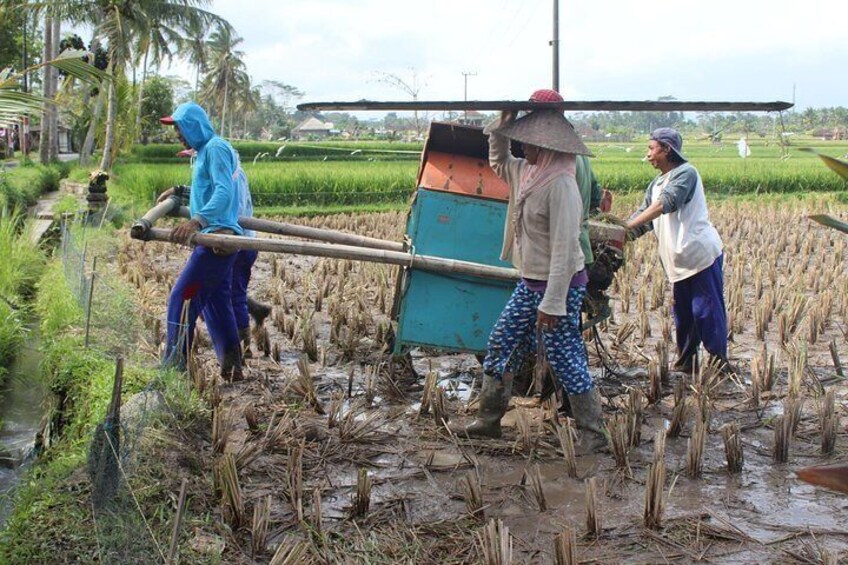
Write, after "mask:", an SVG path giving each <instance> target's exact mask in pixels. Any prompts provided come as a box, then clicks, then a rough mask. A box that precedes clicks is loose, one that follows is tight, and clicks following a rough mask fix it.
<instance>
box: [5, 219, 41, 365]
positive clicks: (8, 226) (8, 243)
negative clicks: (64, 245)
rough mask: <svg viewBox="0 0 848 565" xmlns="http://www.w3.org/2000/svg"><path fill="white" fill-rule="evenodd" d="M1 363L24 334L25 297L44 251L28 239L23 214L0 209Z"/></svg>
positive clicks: (30, 287)
mask: <svg viewBox="0 0 848 565" xmlns="http://www.w3.org/2000/svg"><path fill="white" fill-rule="evenodd" d="M0 257H2V258H3V260H2V261H0V365H2V366H3V367H5V366H7V365H8V363H9V361H10V360H11V359H12V357H14V355H15V353H16V352H17V350H18V348H19V347H20V345H21V344H22V343H23V339H24V337H25V335H26V332H25V328H24V324H25V322H26V317H27V301H28V299H29V298H30V297H31V296H32V294H33V293H34V291H35V285H36V282H37V281H38V278H39V276H40V275H41V271H42V269H43V267H44V262H45V258H44V254H43V252H42V251H41V250H40V249H39V248H38V246H37V245H35V244H33V243H32V242H31V241H30V239H29V230H28V229H27V223H26V221H25V218H24V217H23V216H22V215H21V214H19V213H17V212H8V211H6V210H5V209H4V210H2V211H0Z"/></svg>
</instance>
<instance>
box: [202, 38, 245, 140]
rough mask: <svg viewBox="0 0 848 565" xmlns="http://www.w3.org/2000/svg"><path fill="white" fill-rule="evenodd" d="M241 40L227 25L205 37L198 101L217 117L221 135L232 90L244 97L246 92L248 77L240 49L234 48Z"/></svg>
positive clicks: (226, 123) (225, 129) (225, 122)
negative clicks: (205, 69)
mask: <svg viewBox="0 0 848 565" xmlns="http://www.w3.org/2000/svg"><path fill="white" fill-rule="evenodd" d="M242 41H244V40H243V39H242V38H241V37H238V36H237V35H236V34H235V33H234V32H233V31H232V29H231V28H224V27H219V28H218V29H216V30H215V31H214V32H213V33H212V34H211V35H210V36H209V41H208V49H209V73H208V74H207V75H206V78H205V79H204V81H203V90H202V92H201V100H202V101H203V102H204V103H206V104H207V106H209V107H210V108H211V109H213V110H214V111H215V114H216V115H217V116H219V117H220V120H221V126H220V127H221V135H225V134H226V132H227V126H228V125H229V124H228V122H227V117H228V111H229V109H230V98H231V96H232V95H233V93H238V94H239V95H241V96H248V95H249V92H250V77H249V76H248V75H247V72H246V70H245V69H246V67H245V64H244V61H243V60H242V58H243V57H244V52H243V51H239V50H237V49H236V47H238V45H239V44H240V43H241V42H242Z"/></svg>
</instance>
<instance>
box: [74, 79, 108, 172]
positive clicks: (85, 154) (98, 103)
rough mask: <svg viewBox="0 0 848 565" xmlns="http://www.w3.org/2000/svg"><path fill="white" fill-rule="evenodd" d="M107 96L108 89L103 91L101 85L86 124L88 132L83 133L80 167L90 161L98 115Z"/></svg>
mask: <svg viewBox="0 0 848 565" xmlns="http://www.w3.org/2000/svg"><path fill="white" fill-rule="evenodd" d="M107 94H108V89H104V88H103V86H102V85H101V87H100V90H99V91H98V93H97V99H96V100H95V101H94V110H93V111H92V112H91V121H90V122H89V124H88V131H87V132H86V133H85V141H84V142H83V144H82V148H81V149H80V165H81V166H83V167H86V166H88V163H89V162H90V161H91V155H92V154H93V153H94V136H95V134H96V133H97V125H98V123H99V121H100V113H101V112H102V111H103V100H104V99H105V98H106V96H107Z"/></svg>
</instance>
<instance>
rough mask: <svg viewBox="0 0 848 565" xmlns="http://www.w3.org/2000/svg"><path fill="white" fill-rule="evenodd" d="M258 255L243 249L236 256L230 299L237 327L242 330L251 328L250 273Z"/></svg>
mask: <svg viewBox="0 0 848 565" xmlns="http://www.w3.org/2000/svg"><path fill="white" fill-rule="evenodd" d="M257 255H259V252H258V251H253V250H248V249H241V250H239V252H238V253H237V254H236V262H235V264H234V265H233V285H232V288H231V290H230V292H231V297H230V298H231V300H232V303H233V314H235V317H236V327H237V328H238V329H240V330H241V329H244V328H248V327H250V317H249V315H248V312H247V285H248V283H250V273H251V270H252V269H253V264H254V263H255V262H256V256H257Z"/></svg>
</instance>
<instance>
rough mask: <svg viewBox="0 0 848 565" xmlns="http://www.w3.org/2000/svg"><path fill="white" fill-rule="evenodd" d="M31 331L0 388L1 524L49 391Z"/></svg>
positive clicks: (36, 339) (28, 458)
mask: <svg viewBox="0 0 848 565" xmlns="http://www.w3.org/2000/svg"><path fill="white" fill-rule="evenodd" d="M34 332H35V330H32V331H31V333H30V335H29V336H28V339H27V343H26V345H25V346H24V347H23V348H22V349H21V351H20V353H19V354H18V357H17V359H15V361H14V362H13V364H12V366H11V367H10V368H9V374H8V375H6V377H5V380H4V382H3V384H2V387H0V525H2V524H3V522H5V520H6V518H7V517H8V512H9V511H10V510H11V504H10V502H9V497H11V496H12V494H13V492H14V488H15V486H16V485H17V484H18V483H19V482H20V479H21V477H22V475H23V473H24V472H25V471H26V468H27V467H28V465H29V463H30V462H31V460H32V456H33V451H34V449H35V438H36V434H37V433H38V432H39V430H40V428H41V422H42V417H43V415H44V410H45V398H46V397H47V395H48V390H47V388H46V387H45V386H44V384H43V382H42V380H41V378H40V367H39V363H40V362H41V353H40V352H39V351H38V345H39V343H40V340H39V337H38V336H37V335H35V333H34Z"/></svg>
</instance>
